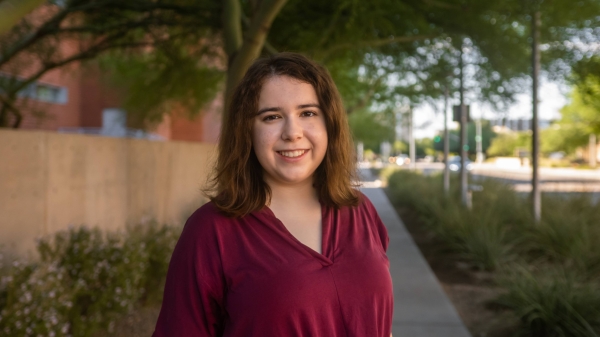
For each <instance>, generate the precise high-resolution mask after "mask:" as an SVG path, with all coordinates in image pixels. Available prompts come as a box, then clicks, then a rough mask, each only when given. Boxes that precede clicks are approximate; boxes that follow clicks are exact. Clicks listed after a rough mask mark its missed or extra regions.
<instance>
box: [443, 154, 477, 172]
mask: <svg viewBox="0 0 600 337" xmlns="http://www.w3.org/2000/svg"><path fill="white" fill-rule="evenodd" d="M465 164H466V165H467V171H471V170H472V169H473V163H471V161H470V160H469V159H468V158H465ZM448 169H449V170H450V171H452V172H458V171H460V157H459V156H452V157H450V158H448Z"/></svg>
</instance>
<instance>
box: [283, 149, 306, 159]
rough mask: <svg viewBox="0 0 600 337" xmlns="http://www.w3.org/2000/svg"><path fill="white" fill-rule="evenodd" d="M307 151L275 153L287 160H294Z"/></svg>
mask: <svg viewBox="0 0 600 337" xmlns="http://www.w3.org/2000/svg"><path fill="white" fill-rule="evenodd" d="M307 151H308V150H294V151H277V153H279V154H280V155H282V156H284V157H288V158H296V157H300V156H301V155H303V154H305V153H306V152H307Z"/></svg>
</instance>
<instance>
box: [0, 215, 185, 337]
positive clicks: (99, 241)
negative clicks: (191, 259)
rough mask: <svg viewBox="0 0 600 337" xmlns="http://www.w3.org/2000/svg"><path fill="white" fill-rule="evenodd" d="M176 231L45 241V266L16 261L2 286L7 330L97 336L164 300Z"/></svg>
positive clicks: (78, 233)
mask: <svg viewBox="0 0 600 337" xmlns="http://www.w3.org/2000/svg"><path fill="white" fill-rule="evenodd" d="M179 233H180V229H179V228H176V227H168V226H163V227H158V226H156V225H147V226H136V227H133V228H131V229H128V230H127V231H125V232H113V233H103V232H102V231H100V230H99V229H89V228H86V227H80V228H76V229H75V228H72V229H69V230H67V231H62V232H58V233H56V234H55V235H54V236H53V237H51V238H47V239H43V240H40V241H39V243H38V246H37V248H38V252H39V260H38V261H36V262H32V263H19V262H15V263H14V265H13V266H12V268H10V269H9V270H8V272H6V275H4V276H3V277H2V279H1V282H0V332H2V333H4V334H6V335H9V336H38V335H43V336H56V337H59V336H90V335H91V334H92V333H94V332H95V331H97V330H98V329H100V328H103V329H108V330H110V328H111V326H112V324H113V322H114V320H115V319H116V318H118V317H119V315H122V314H123V313H126V312H129V311H130V310H132V309H133V308H134V307H135V306H136V305H138V304H139V303H140V301H141V300H144V301H148V300H160V296H161V295H162V294H161V293H162V287H161V285H162V282H163V280H164V277H165V275H166V269H167V267H168V263H169V258H170V254H171V252H172V250H173V247H174V245H175V242H176V240H177V238H178V236H179Z"/></svg>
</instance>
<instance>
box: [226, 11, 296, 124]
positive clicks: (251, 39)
mask: <svg viewBox="0 0 600 337" xmlns="http://www.w3.org/2000/svg"><path fill="white" fill-rule="evenodd" d="M286 2H287V0H262V1H261V3H260V7H259V8H258V12H257V13H256V15H255V16H254V18H252V21H251V22H250V27H249V29H248V32H247V33H246V34H245V36H244V40H243V43H242V45H241V47H240V49H239V50H238V51H237V53H236V55H235V58H234V59H233V62H231V63H230V66H229V69H228V71H227V86H226V89H225V111H227V108H228V102H229V99H230V97H231V95H232V93H233V88H235V87H236V86H237V84H238V83H239V82H240V80H241V79H242V77H243V76H244V74H245V73H246V70H248V68H249V67H250V64H251V63H252V61H254V59H256V58H257V57H258V55H259V54H260V51H261V50H262V48H263V46H264V43H265V40H266V39H267V35H268V34H269V29H270V28H271V24H272V23H273V20H274V19H275V17H276V16H277V14H278V13H279V12H280V11H281V8H283V6H284V5H285V3H286ZM225 116H227V115H225Z"/></svg>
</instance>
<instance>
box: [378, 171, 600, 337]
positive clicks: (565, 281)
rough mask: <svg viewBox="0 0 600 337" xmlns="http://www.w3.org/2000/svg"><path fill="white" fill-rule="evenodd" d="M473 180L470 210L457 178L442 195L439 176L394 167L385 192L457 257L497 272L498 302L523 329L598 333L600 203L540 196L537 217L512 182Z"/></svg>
mask: <svg viewBox="0 0 600 337" xmlns="http://www.w3.org/2000/svg"><path fill="white" fill-rule="evenodd" d="M476 183H478V184H481V185H483V188H484V189H483V191H482V192H474V195H473V209H472V210H468V209H466V208H465V207H463V206H462V205H461V204H460V195H459V191H458V190H457V186H458V181H453V182H451V186H452V187H453V189H452V190H451V191H450V193H449V195H448V196H445V195H444V193H443V191H442V181H441V177H440V176H429V177H427V176H423V175H421V174H417V173H414V172H410V171H399V172H396V173H394V174H393V175H392V176H391V177H390V178H389V183H388V190H387V192H388V195H389V196H390V199H391V201H392V202H393V203H394V204H395V205H397V206H401V207H406V208H409V209H411V210H412V211H413V212H416V213H417V215H418V216H419V218H420V219H421V220H423V223H424V224H425V226H427V228H428V229H429V230H430V231H431V232H433V233H434V234H435V235H436V236H437V237H438V238H439V239H440V240H441V241H442V242H443V243H444V244H445V246H446V248H447V249H448V250H450V251H452V252H454V253H456V255H457V256H458V257H459V258H460V259H461V260H463V261H467V262H469V263H470V264H471V265H472V266H473V267H475V268H478V269H483V270H488V271H493V272H494V273H495V274H494V275H500V276H498V284H499V285H500V286H501V287H502V288H504V290H505V294H504V295H502V296H501V297H500V298H499V299H498V302H499V303H501V304H503V305H504V306H506V307H508V308H510V309H512V310H513V311H514V313H515V314H516V315H517V316H518V317H519V318H521V320H522V322H523V325H522V331H521V332H522V333H523V335H525V336H597V335H598V334H600V330H599V329H600V226H599V220H598V219H600V207H598V206H597V205H595V204H594V203H593V202H592V201H591V200H590V199H589V198H587V197H585V196H583V195H580V196H571V197H568V198H565V197H559V196H555V195H544V199H543V203H542V205H543V208H542V216H543V218H542V221H541V222H540V223H537V224H536V223H535V222H534V221H533V218H532V216H531V212H530V209H531V204H530V202H529V201H527V200H526V199H524V198H523V197H521V196H519V195H518V194H517V193H516V192H514V191H513V190H512V188H511V186H509V185H506V184H503V183H501V182H498V181H495V180H489V179H481V180H478V181H477V182H476ZM515 261H520V264H516V263H515Z"/></svg>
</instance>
